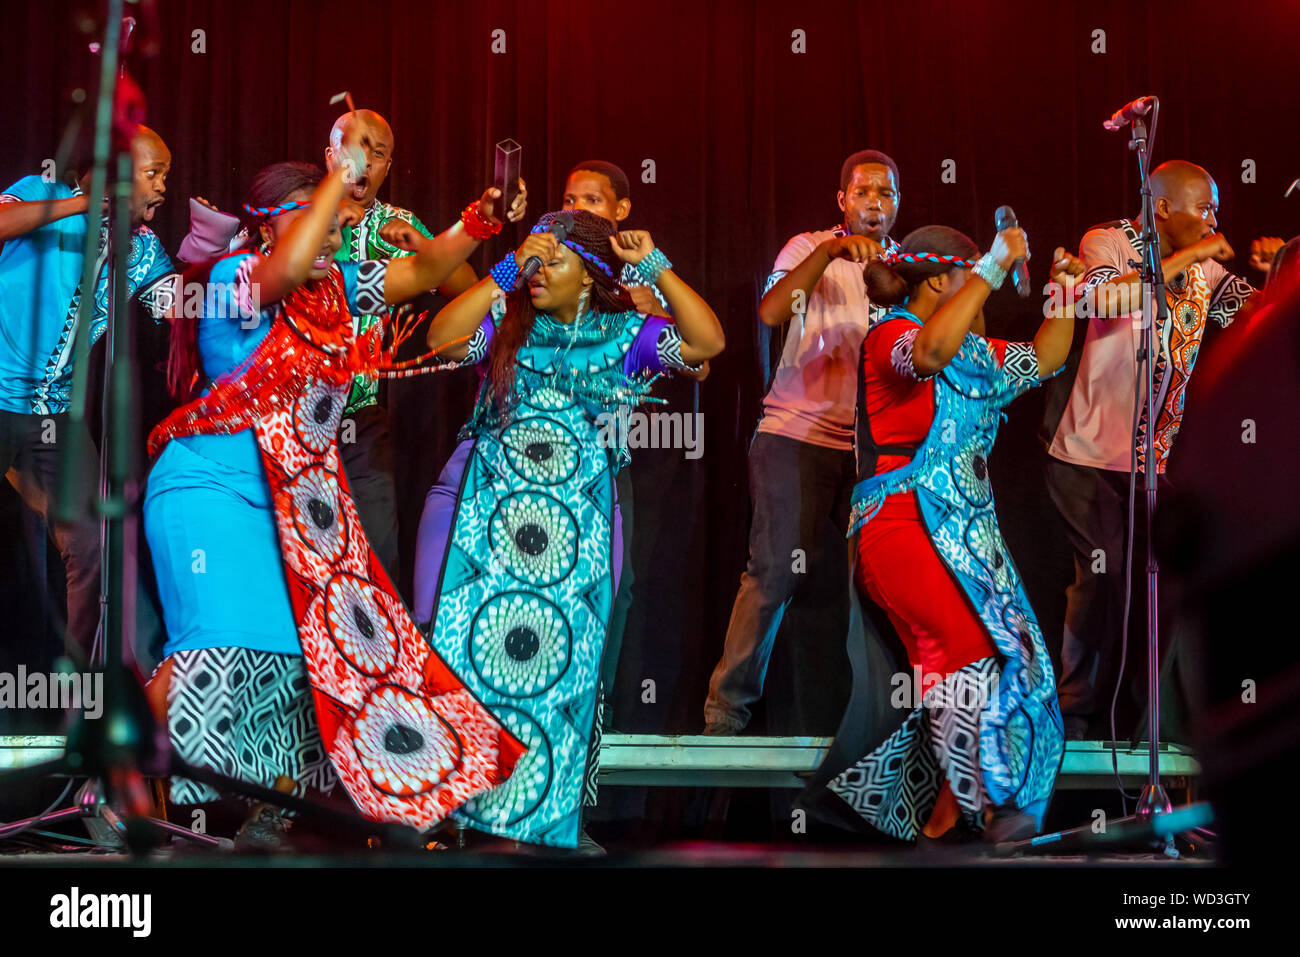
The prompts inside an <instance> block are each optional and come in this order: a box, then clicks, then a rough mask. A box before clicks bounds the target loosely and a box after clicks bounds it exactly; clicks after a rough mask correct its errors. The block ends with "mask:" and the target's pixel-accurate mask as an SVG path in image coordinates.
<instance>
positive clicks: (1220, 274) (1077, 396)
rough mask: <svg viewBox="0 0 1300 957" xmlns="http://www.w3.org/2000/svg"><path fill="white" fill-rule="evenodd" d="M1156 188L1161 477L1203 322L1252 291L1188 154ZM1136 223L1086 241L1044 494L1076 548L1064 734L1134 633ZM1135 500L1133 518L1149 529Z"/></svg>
mask: <svg viewBox="0 0 1300 957" xmlns="http://www.w3.org/2000/svg"><path fill="white" fill-rule="evenodd" d="M1151 194H1152V201H1153V202H1154V204H1155V217H1156V231H1157V232H1158V233H1159V235H1160V254H1161V256H1162V261H1161V266H1162V268H1163V272H1164V280H1165V293H1166V297H1167V299H1168V304H1169V315H1168V319H1167V320H1166V321H1165V323H1164V324H1163V326H1162V327H1161V328H1160V329H1159V335H1158V336H1157V337H1156V339H1157V342H1158V347H1157V357H1156V363H1155V389H1156V401H1155V407H1156V409H1157V412H1156V422H1155V436H1154V449H1155V455H1156V469H1157V474H1158V475H1163V474H1164V472H1165V464H1166V461H1167V459H1168V456H1169V453H1170V450H1171V448H1172V446H1173V441H1174V436H1175V435H1176V434H1177V433H1178V427H1179V425H1180V424H1181V423H1182V415H1183V395H1184V390H1185V388H1186V385H1187V380H1188V377H1189V376H1191V374H1192V367H1193V365H1194V364H1195V362H1196V356H1197V353H1198V352H1199V350H1200V346H1201V339H1202V336H1203V334H1204V332H1205V326H1206V321H1207V320H1209V321H1212V322H1215V323H1218V324H1219V325H1221V326H1226V325H1228V324H1229V323H1231V322H1232V320H1233V318H1234V317H1235V316H1236V314H1237V311H1238V309H1240V308H1241V306H1242V305H1243V304H1244V303H1245V302H1246V300H1247V299H1249V298H1250V296H1251V295H1252V294H1253V293H1254V291H1255V290H1254V289H1253V288H1252V287H1251V286H1250V284H1249V283H1247V282H1246V281H1245V280H1244V279H1241V278H1240V277H1238V276H1234V275H1233V274H1232V273H1230V272H1228V271H1227V270H1226V269H1224V268H1223V266H1222V265H1221V264H1220V263H1221V261H1222V260H1226V259H1229V258H1231V257H1232V255H1233V252H1232V248H1231V247H1230V246H1229V245H1228V241H1227V240H1226V239H1224V237H1223V236H1222V235H1221V234H1220V233H1219V232H1218V213H1219V189H1218V186H1217V185H1216V184H1215V182H1214V180H1213V178H1211V176H1210V174H1209V173H1208V172H1206V171H1205V170H1204V169H1202V168H1201V167H1199V166H1196V165H1195V164H1193V163H1188V162H1185V161H1183V160H1170V161H1169V162H1167V163H1162V164H1161V165H1160V166H1158V167H1156V168H1155V169H1154V170H1153V171H1152V172H1151ZM1140 225H1141V222H1140V220H1139V221H1137V222H1134V221H1132V220H1127V219H1125V220H1119V221H1118V222H1113V223H1106V224H1104V225H1102V226H1097V227H1094V228H1093V229H1091V230H1089V231H1088V233H1087V234H1086V235H1085V236H1084V237H1083V241H1082V242H1081V243H1080V245H1079V258H1080V259H1082V260H1084V262H1085V263H1086V264H1087V267H1088V272H1087V273H1086V274H1085V277H1084V282H1083V283H1081V284H1080V290H1081V292H1082V294H1083V295H1085V296H1087V297H1088V300H1089V301H1088V304H1087V305H1088V312H1087V315H1088V316H1089V318H1088V331H1087V335H1086V338H1085V339H1084V345H1083V353H1082V356H1081V358H1080V360H1079V369H1078V374H1077V375H1076V377H1075V379H1074V383H1073V385H1072V386H1071V387H1070V394H1069V399H1068V402H1067V403H1066V406H1065V411H1064V414H1063V415H1062V416H1061V419H1060V423H1059V424H1058V425H1057V426H1056V428H1055V430H1054V431H1053V434H1052V438H1051V442H1050V445H1049V448H1048V452H1049V453H1050V457H1049V458H1048V464H1047V487H1048V491H1049V493H1050V494H1051V496H1052V501H1053V503H1054V504H1055V506H1056V509H1057V511H1058V512H1060V514H1061V518H1062V519H1063V520H1064V522H1065V525H1066V530H1067V533H1068V535H1069V538H1070V542H1071V545H1072V546H1073V548H1074V567H1075V580H1074V584H1073V585H1071V586H1070V588H1069V590H1068V592H1067V602H1066V613H1065V637H1064V643H1063V645H1062V649H1061V677H1060V680H1059V682H1058V694H1059V698H1060V704H1061V714H1062V717H1064V719H1065V727H1066V736H1067V737H1068V738H1073V739H1080V738H1085V737H1087V736H1088V735H1089V734H1090V733H1095V732H1098V731H1101V730H1102V729H1101V728H1098V727H1096V726H1095V724H1094V722H1096V720H1097V719H1098V718H1099V717H1100V712H1101V710H1102V709H1101V705H1102V704H1104V702H1099V701H1098V699H1097V689H1098V688H1101V689H1107V688H1109V687H1110V685H1112V684H1113V682H1114V680H1115V676H1114V671H1113V668H1112V666H1113V657H1114V655H1113V653H1114V650H1115V644H1116V641H1117V639H1119V638H1120V637H1121V636H1122V635H1123V634H1124V632H1125V630H1126V623H1125V622H1124V620H1123V603H1124V585H1125V573H1124V566H1125V563H1124V555H1125V538H1126V528H1127V526H1128V519H1127V510H1128V493H1129V474H1130V469H1131V468H1132V467H1133V465H1132V463H1134V462H1136V468H1137V471H1138V473H1139V474H1140V473H1142V472H1143V471H1144V470H1145V461H1144V460H1145V447H1146V430H1147V429H1148V428H1149V427H1150V425H1149V423H1148V422H1147V419H1146V399H1145V388H1142V389H1141V390H1139V389H1138V387H1137V385H1136V383H1137V381H1138V369H1137V361H1136V354H1137V349H1138V346H1139V344H1140V341H1141V328H1142V327H1141V321H1140V318H1139V316H1140V310H1141V283H1140V279H1139V274H1138V272H1137V271H1136V269H1135V265H1134V264H1136V263H1139V262H1140V261H1141V259H1142V255H1141V252H1140V251H1139V250H1140V249H1142V248H1145V242H1146V240H1145V239H1144V238H1143V237H1142V236H1141V234H1140V232H1139V228H1140ZM1080 315H1081V316H1082V315H1084V313H1082V312H1081V313H1080ZM1143 380H1144V381H1145V372H1144V374H1143ZM1139 392H1140V394H1141V398H1139ZM1135 403H1136V404H1137V405H1138V407H1139V408H1138V415H1139V422H1138V430H1139V431H1138V437H1137V441H1136V442H1134V436H1133V417H1134V404H1135ZM1050 414H1051V413H1050V412H1049V415H1050ZM1138 482H1139V485H1141V483H1142V480H1141V479H1140V478H1139V479H1138ZM1138 501H1139V502H1141V501H1142V498H1141V494H1140V493H1139V496H1138ZM1138 507H1139V512H1138V517H1137V519H1136V525H1137V527H1139V528H1141V527H1145V526H1144V521H1143V519H1142V518H1141V514H1142V513H1141V508H1142V506H1141V505H1139V506H1138ZM1106 700H1109V695H1107V697H1106Z"/></svg>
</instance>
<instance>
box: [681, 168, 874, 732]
mask: <svg viewBox="0 0 1300 957" xmlns="http://www.w3.org/2000/svg"><path fill="white" fill-rule="evenodd" d="M837 199H838V203H839V207H840V209H841V210H842V211H843V214H844V219H843V221H842V222H841V224H840V225H839V226H836V227H835V228H833V229H826V230H821V231H818V232H809V233H800V234H799V235H797V236H795V237H794V238H793V239H791V240H790V241H789V242H788V243H786V244H785V248H784V249H782V250H781V253H780V255H778V256H777V258H776V265H775V266H774V267H773V271H772V274H771V276H769V277H768V280H767V286H766V289H765V291H764V295H763V300H762V302H761V303H760V304H759V307H758V314H759V318H761V319H762V320H763V322H764V323H766V324H767V325H769V326H779V325H781V324H782V323H784V322H786V321H789V320H793V322H792V325H791V328H790V330H789V333H788V335H787V336H786V340H785V348H784V351H783V352H782V355H781V362H780V364H779V365H778V366H777V369H776V373H775V375H774V376H773V378H772V385H771V387H770V388H769V389H768V392H767V395H766V397H764V399H763V415H762V418H761V419H760V420H759V423H758V429H757V432H756V433H755V435H754V439H753V442H752V443H751V444H750V448H749V488H750V496H751V498H752V500H753V504H754V518H753V523H752V525H751V528H750V534H749V563H748V565H747V566H746V569H745V573H744V574H743V575H742V576H741V580H740V590H739V591H738V592H737V594H736V601H735V604H734V606H733V607H732V610H731V621H730V623H729V624H728V626H727V641H726V647H725V648H724V649H723V653H722V658H721V660H720V661H719V662H718V665H717V667H716V668H715V669H714V671H713V677H712V678H711V679H710V681H709V697H708V700H707V701H706V702H705V705H704V718H705V734H735V733H737V732H739V731H740V730H741V729H742V728H744V727H745V725H746V724H748V722H749V718H750V712H749V706H750V705H751V704H753V703H754V702H755V701H757V700H758V699H759V697H761V696H762V692H763V679H764V677H765V675H766V673H767V664H768V661H769V659H770V658H771V655H772V646H773V643H774V642H775V640H776V634H777V631H778V630H779V629H780V627H781V617H782V615H783V614H784V612H785V609H786V607H787V606H788V605H789V603H790V599H791V597H792V596H793V594H794V590H795V587H796V586H797V585H798V584H799V582H800V581H801V580H803V579H804V578H806V577H808V576H810V575H816V574H818V573H819V570H818V569H815V568H811V567H809V566H808V561H809V559H808V556H811V555H813V554H814V552H815V551H816V545H817V542H818V540H819V538H820V535H821V533H822V531H823V530H824V528H825V526H824V523H826V522H831V523H833V524H834V526H835V527H836V528H837V529H838V530H839V533H840V535H841V536H843V534H844V531H845V529H846V528H847V525H848V515H849V497H850V494H851V493H852V490H853V483H854V480H855V478H856V473H857V470H856V465H855V461H854V454H853V418H854V412H855V410H856V408H857V390H858V375H859V370H858V359H859V355H860V352H861V349H862V340H863V339H864V338H865V337H866V334H867V328H868V326H869V324H870V322H871V318H872V316H871V313H872V311H873V310H872V309H871V307H870V305H869V303H868V302H867V289H866V283H865V281H864V280H863V270H864V268H865V267H866V265H867V264H868V263H869V262H871V261H872V260H874V259H875V258H876V257H877V256H879V255H880V252H881V250H882V248H889V247H890V246H891V245H892V242H891V240H890V239H889V231H890V230H891V229H892V228H893V225H894V218H895V216H896V215H897V213H898V199H899V192H898V166H897V165H896V164H895V163H894V161H893V160H892V159H890V158H889V157H888V156H886V155H885V154H884V153H881V152H878V151H876V150H862V151H860V152H857V153H854V154H853V155H852V156H850V157H849V158H848V159H846V160H845V161H844V165H843V167H842V168H841V170H840V188H839V193H838V196H837ZM830 573H831V574H841V577H844V576H843V570H842V569H838V570H835V571H832V572H830ZM840 591H843V589H840ZM843 597H844V599H845V607H846V610H847V594H844V596H843Z"/></svg>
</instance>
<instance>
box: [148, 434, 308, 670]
mask: <svg viewBox="0 0 1300 957" xmlns="http://www.w3.org/2000/svg"><path fill="white" fill-rule="evenodd" d="M199 438H201V439H202V440H203V441H202V443H200V444H199V448H202V449H203V451H204V452H216V451H220V452H233V453H236V454H234V455H225V454H223V455H222V456H221V457H222V458H223V459H225V460H226V461H217V460H216V459H215V458H212V457H209V455H205V454H201V453H200V452H198V451H195V450H194V447H193V446H192V445H191V444H190V440H188V439H175V440H173V441H171V442H169V443H168V444H167V447H166V448H165V449H164V450H163V452H162V454H161V455H160V456H158V461H157V462H156V463H155V464H154V467H153V469H152V471H151V472H150V473H149V486H148V491H147V492H146V494H145V500H144V525H145V535H146V537H147V538H148V541H149V549H150V551H151V552H152V553H153V562H154V570H155V573H156V575H157V578H158V592H159V596H160V598H161V600H162V606H163V619H164V621H165V623H166V625H167V644H166V646H165V649H164V654H167V655H170V654H172V653H174V652H177V651H188V650H193V649H198V648H222V647H236V648H251V649H254V650H256V651H268V652H277V653H280V654H289V655H301V654H302V646H301V645H300V644H299V642H298V627H297V624H296V623H295V621H294V617H293V610H292V608H291V607H290V605H289V589H288V585H287V584H286V581H285V577H284V563H283V560H282V558H281V556H280V542H279V538H278V535H277V532H276V527H275V512H274V510H273V509H272V506H271V490H270V488H269V487H268V485H267V483H266V477H265V476H264V475H263V474H262V471H261V462H260V460H258V459H257V458H255V457H254V456H253V455H246V454H245V453H246V452H247V451H248V450H246V449H244V448H243V444H245V443H247V444H252V445H253V448H252V452H253V453H256V444H255V443H254V441H253V436H252V433H251V432H240V433H236V434H234V435H225V436H219V437H218V436H200V437H199ZM227 461H239V462H241V464H243V463H247V464H252V462H256V463H257V471H256V472H252V471H248V470H247V469H244V468H235V467H232V466H231V465H229V464H226V462H227Z"/></svg>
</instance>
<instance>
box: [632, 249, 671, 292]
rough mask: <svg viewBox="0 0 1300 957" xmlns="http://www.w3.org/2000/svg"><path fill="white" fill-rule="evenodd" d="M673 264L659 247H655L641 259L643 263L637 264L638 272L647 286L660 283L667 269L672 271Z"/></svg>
mask: <svg viewBox="0 0 1300 957" xmlns="http://www.w3.org/2000/svg"><path fill="white" fill-rule="evenodd" d="M672 268H673V264H672V263H670V262H669V261H668V257H667V256H665V255H664V254H663V251H662V250H661V249H659V247H657V246H656V247H655V248H654V249H652V250H650V252H648V253H646V254H645V256H643V257H641V261H640V262H639V263H637V264H636V271H637V272H638V273H640V274H641V278H642V279H644V280H645V283H646V285H647V286H653V285H654V284H655V283H657V282H658V281H659V277H660V276H662V275H663V272H664V270H665V269H672Z"/></svg>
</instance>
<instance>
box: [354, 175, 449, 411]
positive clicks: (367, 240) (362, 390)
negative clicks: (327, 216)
mask: <svg viewBox="0 0 1300 957" xmlns="http://www.w3.org/2000/svg"><path fill="white" fill-rule="evenodd" d="M394 219H400V220H403V221H405V222H408V223H410V224H411V225H412V226H414V227H415V228H416V229H417V230H419V232H420V233H421V234H423V235H424V236H426V237H428V238H429V239H432V238H433V233H431V232H429V230H428V228H427V227H425V225H424V223H422V222H420V220H419V219H418V218H416V215H415V214H414V213H412V212H411V211H410V210H409V209H403V208H402V207H400V206H393V205H392V204H390V203H385V202H384V201H383V200H382V199H377V200H375V201H374V203H372V204H371V206H370V208H369V209H367V210H366V214H365V216H363V217H362V218H361V222H359V223H357V224H356V225H354V226H344V227H343V245H342V247H340V249H339V251H338V253H337V254H335V256H334V258H335V259H337V260H338V261H339V262H361V261H362V260H366V259H400V258H401V257H403V256H410V255H412V254H411V253H410V252H407V251H406V250H405V249H398V248H397V247H396V246H394V245H392V244H391V243H387V242H385V241H384V240H383V239H382V238H380V236H379V230H380V229H382V228H383V226H384V224H385V223H388V222H391V221H392V220H394ZM409 308H411V307H410V306H409V305H402V306H399V307H397V311H398V312H400V311H401V310H405V309H409ZM387 318H388V314H386V313H382V312H381V313H375V314H373V315H368V316H354V317H353V320H352V321H353V326H354V331H356V332H357V333H358V334H360V333H363V332H365V331H367V330H368V329H369V328H370V327H371V326H373V325H374V324H375V323H377V322H383V321H385V320H386V319H387ZM378 402H379V383H378V382H377V381H376V380H375V379H374V378H373V377H371V376H367V375H359V376H357V377H356V378H354V379H353V380H352V391H351V392H350V393H348V404H347V407H346V408H345V409H344V410H343V414H344V415H345V416H347V415H351V414H353V413H355V412H357V411H359V410H361V409H364V408H365V407H367V406H371V405H377V404H378Z"/></svg>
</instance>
